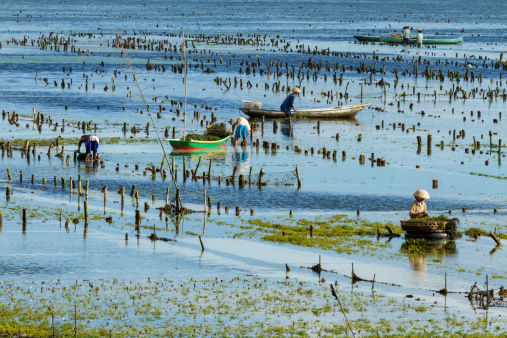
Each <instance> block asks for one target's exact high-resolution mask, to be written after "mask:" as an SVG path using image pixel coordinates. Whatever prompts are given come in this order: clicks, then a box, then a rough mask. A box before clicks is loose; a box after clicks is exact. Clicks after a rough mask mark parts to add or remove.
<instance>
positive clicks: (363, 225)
mask: <svg viewBox="0 0 507 338" xmlns="http://www.w3.org/2000/svg"><path fill="white" fill-rule="evenodd" d="M247 223H248V224H249V225H251V226H252V230H251V231H249V232H245V234H247V235H249V236H256V237H259V238H260V239H261V240H264V241H268V242H274V243H280V244H291V245H298V246H304V247H311V248H318V249H323V250H332V251H335V252H338V253H347V254H353V253H367V254H372V253H373V251H375V250H377V249H379V248H382V247H385V246H390V244H389V243H385V242H377V241H376V234H377V228H382V229H384V227H385V226H386V225H387V226H389V227H390V228H391V229H392V230H393V231H394V232H398V233H399V232H400V231H401V228H400V226H399V224H395V223H392V222H389V223H378V222H369V221H366V220H353V219H349V218H347V217H346V215H334V216H330V217H325V218H323V217H318V218H316V219H315V220H307V219H298V220H295V219H292V218H288V219H284V220H283V221H282V222H270V221H267V220H262V219H253V220H248V221H247ZM236 237H238V236H237V235H236Z"/></svg>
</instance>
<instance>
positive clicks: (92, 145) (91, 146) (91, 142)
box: [77, 134, 99, 160]
mask: <svg viewBox="0 0 507 338" xmlns="http://www.w3.org/2000/svg"><path fill="white" fill-rule="evenodd" d="M81 143H84V144H85V149H86V159H88V158H89V157H90V153H91V152H92V151H93V159H94V160H97V159H98V158H99V153H98V150H99V137H98V136H97V135H94V134H90V135H83V136H81V139H80V140H79V143H78V144H77V151H79V149H81Z"/></svg>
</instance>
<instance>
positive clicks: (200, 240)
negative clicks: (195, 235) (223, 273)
mask: <svg viewBox="0 0 507 338" xmlns="http://www.w3.org/2000/svg"><path fill="white" fill-rule="evenodd" d="M199 242H201V248H202V250H201V252H202V251H204V244H202V238H201V236H199Z"/></svg>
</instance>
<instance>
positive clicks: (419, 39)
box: [417, 29, 423, 47]
mask: <svg viewBox="0 0 507 338" xmlns="http://www.w3.org/2000/svg"><path fill="white" fill-rule="evenodd" d="M422 44H423V30H422V29H418V30H417V47H422Z"/></svg>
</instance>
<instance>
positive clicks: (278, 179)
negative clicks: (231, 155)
mask: <svg viewBox="0 0 507 338" xmlns="http://www.w3.org/2000/svg"><path fill="white" fill-rule="evenodd" d="M240 175H241V174H237V175H236V176H235V177H234V183H235V184H236V183H238V184H239V177H240ZM242 175H243V176H244V180H245V181H244V182H245V185H259V183H260V185H262V186H291V185H296V184H297V183H298V177H297V173H296V170H292V171H284V172H275V173H263V174H260V173H257V174H252V175H251V176H250V175H249V174H248V173H245V174H242ZM202 178H203V176H202V175H201V176H197V175H196V176H195V179H202ZM205 179H209V180H217V181H218V180H219V179H220V180H223V179H232V176H229V177H219V176H213V175H212V176H211V177H208V176H205Z"/></svg>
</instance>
